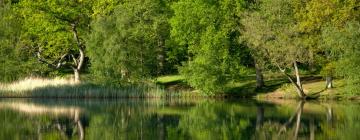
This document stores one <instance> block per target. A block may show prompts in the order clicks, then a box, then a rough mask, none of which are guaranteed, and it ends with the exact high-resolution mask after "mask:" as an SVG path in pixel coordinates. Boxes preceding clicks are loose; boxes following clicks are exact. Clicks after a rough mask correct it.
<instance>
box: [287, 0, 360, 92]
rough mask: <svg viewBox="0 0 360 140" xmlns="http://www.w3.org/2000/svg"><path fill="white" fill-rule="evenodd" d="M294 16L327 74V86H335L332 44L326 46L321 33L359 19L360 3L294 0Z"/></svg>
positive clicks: (317, 61)
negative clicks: (359, 8) (333, 82)
mask: <svg viewBox="0 0 360 140" xmlns="http://www.w3.org/2000/svg"><path fill="white" fill-rule="evenodd" d="M293 4H294V7H295V8H294V9H295V10H294V11H295V17H296V20H297V21H298V27H297V28H298V30H299V31H300V32H301V33H302V34H306V35H308V36H309V37H308V38H306V40H304V42H305V41H306V42H309V43H308V44H309V45H310V46H311V48H312V49H311V50H312V51H313V53H312V57H313V58H314V56H313V55H316V56H315V58H317V60H315V61H316V62H315V63H317V64H318V65H319V66H320V67H321V69H322V70H321V74H322V75H324V76H325V77H326V88H331V87H332V85H333V84H332V79H333V76H334V69H335V66H334V61H337V60H336V57H333V56H332V55H331V48H332V46H327V45H324V44H326V43H324V41H323V38H322V32H323V30H324V28H328V26H334V27H338V28H343V27H344V26H345V25H346V23H347V22H348V21H350V20H352V19H356V18H359V14H358V12H359V11H358V10H357V9H358V7H359V2H358V1H356V0H344V1H331V0H306V1H303V0H295V1H293Z"/></svg>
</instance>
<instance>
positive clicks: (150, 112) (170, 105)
mask: <svg viewBox="0 0 360 140" xmlns="http://www.w3.org/2000/svg"><path fill="white" fill-rule="evenodd" d="M359 121H360V103H359V102H299V101H292V100H273V101H261V102H260V101H249V100H231V101H225V100H194V101H189V100H188V101H182V100H159V99H152V100H140V99H131V100H34V99H32V100H30V99H27V100H25V99H1V100H0V139H2V140H11V139H21V140H22V139H94V140H107V139H109V140H112V139H120V140H122V139H124V140H142V139H152V140H163V139H182V140H192V139H194V140H212V139H213V140H223V139H244V140H247V139H254V140H257V139H260V140H261V139H274V140H278V139H316V140H317V139H324V140H328V139H334V140H338V139H339V140H340V139H343V140H352V139H354V140H357V139H360V122H359Z"/></svg>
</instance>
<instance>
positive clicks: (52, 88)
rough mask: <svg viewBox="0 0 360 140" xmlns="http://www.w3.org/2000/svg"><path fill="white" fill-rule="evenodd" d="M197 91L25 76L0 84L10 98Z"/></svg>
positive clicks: (173, 95) (2, 93)
mask: <svg viewBox="0 0 360 140" xmlns="http://www.w3.org/2000/svg"><path fill="white" fill-rule="evenodd" d="M203 96H205V95H200V94H197V93H191V92H188V93H180V92H168V91H166V90H164V88H161V87H159V86H157V85H155V84H149V85H129V86H103V85H96V84H91V83H74V82H72V80H71V79H64V78H55V79H42V78H26V79H24V80H20V81H17V82H14V83H10V84H0V97H13V98H179V97H189V98H192V97H203Z"/></svg>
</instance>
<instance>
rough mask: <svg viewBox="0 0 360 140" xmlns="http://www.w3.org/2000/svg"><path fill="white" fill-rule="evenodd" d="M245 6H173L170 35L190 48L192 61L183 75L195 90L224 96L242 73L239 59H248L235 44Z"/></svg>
mask: <svg viewBox="0 0 360 140" xmlns="http://www.w3.org/2000/svg"><path fill="white" fill-rule="evenodd" d="M243 4H244V2H243V1H241V0H223V1H206V0H197V1H190V0H180V1H178V2H176V3H174V4H173V5H172V8H173V10H174V12H175V15H174V16H173V17H172V19H171V20H170V22H171V26H172V30H171V35H172V37H173V38H175V40H176V41H177V42H178V43H179V44H180V45H186V46H188V56H189V59H188V62H187V63H184V65H183V67H182V68H180V73H181V74H182V75H184V77H185V79H186V81H187V82H188V83H189V84H190V85H191V86H193V87H195V88H196V89H200V90H202V91H203V92H205V93H208V94H214V93H219V92H223V91H224V89H225V84H226V83H228V82H229V81H230V80H231V79H232V78H233V77H232V74H234V73H236V74H238V73H240V72H241V71H242V70H243V66H242V65H241V64H240V62H241V61H239V59H240V58H241V56H246V55H244V51H242V50H238V49H237V48H241V47H242V46H241V44H239V43H237V42H236V40H237V39H236V37H237V36H238V35H239V32H237V30H236V28H239V23H238V22H237V21H238V19H239V18H240V17H239V14H240V13H241V11H242V10H243V9H242V7H243ZM234 48H236V49H234ZM243 49H244V48H243ZM239 55H240V57H239Z"/></svg>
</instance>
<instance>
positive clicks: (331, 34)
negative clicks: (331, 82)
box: [323, 21, 360, 95]
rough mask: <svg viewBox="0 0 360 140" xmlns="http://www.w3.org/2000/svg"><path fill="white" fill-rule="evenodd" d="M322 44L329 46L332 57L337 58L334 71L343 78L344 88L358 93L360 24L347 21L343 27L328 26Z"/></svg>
mask: <svg viewBox="0 0 360 140" xmlns="http://www.w3.org/2000/svg"><path fill="white" fill-rule="evenodd" d="M323 37H324V44H326V45H327V46H329V47H331V50H332V55H333V57H336V58H338V62H337V64H336V72H337V74H338V75H339V76H342V77H344V78H345V80H346V82H347V87H346V90H347V92H348V93H350V94H357V95H358V94H359V90H360V85H359V84H360V71H359V69H360V66H359V63H360V59H359V57H358V56H359V55H360V41H359V37H360V24H359V22H357V21H352V22H348V23H347V25H346V26H345V28H343V29H339V28H336V27H328V28H326V29H325V30H324V34H323Z"/></svg>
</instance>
